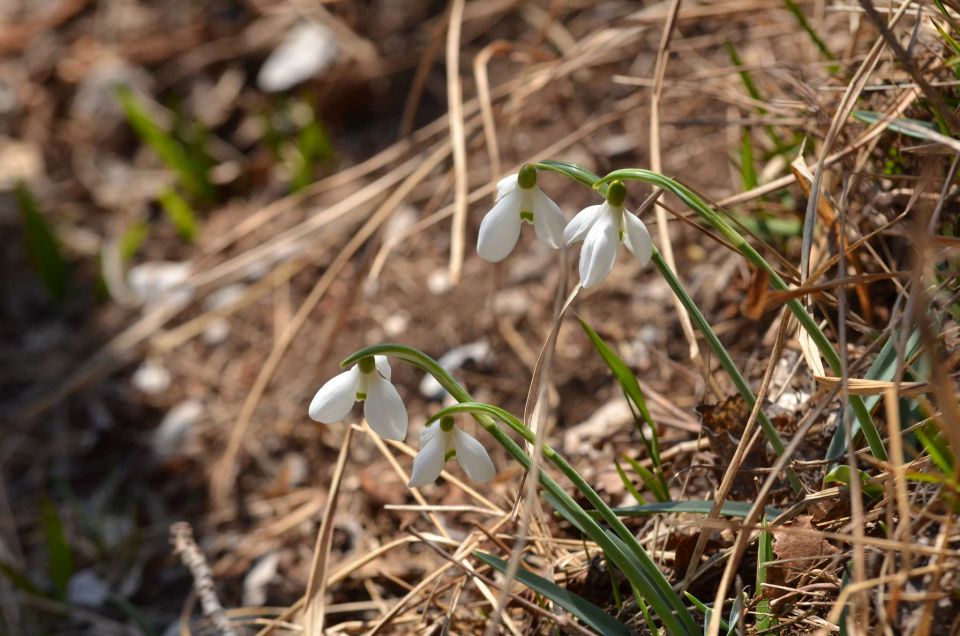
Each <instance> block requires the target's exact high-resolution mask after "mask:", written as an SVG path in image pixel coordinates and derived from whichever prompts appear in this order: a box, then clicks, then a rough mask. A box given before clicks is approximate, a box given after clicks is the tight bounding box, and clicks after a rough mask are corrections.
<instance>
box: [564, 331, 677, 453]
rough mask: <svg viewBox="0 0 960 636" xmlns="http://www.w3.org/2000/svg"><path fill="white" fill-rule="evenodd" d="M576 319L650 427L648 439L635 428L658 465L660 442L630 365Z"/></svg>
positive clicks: (595, 333)
mask: <svg viewBox="0 0 960 636" xmlns="http://www.w3.org/2000/svg"><path fill="white" fill-rule="evenodd" d="M577 320H578V321H579V322H580V326H581V327H582V328H583V331H584V332H585V333H586V334H587V337H588V338H589V339H590V342H591V343H593V346H594V347H595V348H596V350H597V352H598V353H599V354H600V357H601V358H603V361H604V362H605V363H606V365H607V366H608V367H609V368H610V371H611V372H612V373H613V377H614V378H616V380H617V382H618V383H619V384H620V388H621V389H622V390H623V394H624V396H626V398H627V400H628V401H629V402H632V403H633V405H634V406H635V407H636V409H637V410H638V411H639V412H640V416H641V417H642V418H643V421H644V422H646V423H647V426H648V427H649V429H650V439H649V440H647V437H646V435H645V434H644V432H643V428H642V427H640V426H638V427H637V429H638V431H639V433H640V437H641V438H642V439H643V443H644V445H645V446H646V447H647V453H648V454H649V455H650V459H652V460H653V465H654V466H657V467H659V466H660V442H659V440H658V439H657V429H656V427H655V426H654V424H653V418H652V417H650V410H649V409H647V401H646V399H645V398H644V397H643V391H641V390H640V383H639V382H637V376H636V375H634V373H633V371H631V370H630V367H628V366H627V363H626V362H624V361H623V360H622V359H621V358H620V356H618V355H617V353H616V352H615V351H614V350H613V348H611V347H610V345H608V344H607V343H606V342H605V341H604V340H603V338H601V337H600V335H599V334H598V333H597V332H596V331H594V330H593V327H591V326H590V325H588V324H587V323H586V321H585V320H583V318H579V317H578V318H577Z"/></svg>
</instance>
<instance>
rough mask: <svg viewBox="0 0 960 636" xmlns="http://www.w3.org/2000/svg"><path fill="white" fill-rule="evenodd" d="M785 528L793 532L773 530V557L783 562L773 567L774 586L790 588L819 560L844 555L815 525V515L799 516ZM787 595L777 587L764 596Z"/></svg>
mask: <svg viewBox="0 0 960 636" xmlns="http://www.w3.org/2000/svg"><path fill="white" fill-rule="evenodd" d="M784 527H787V528H790V529H791V531H790V532H784V531H780V532H778V531H776V530H774V531H773V554H774V555H775V556H776V558H777V560H778V561H783V563H777V564H773V565H771V566H770V567H769V569H768V578H767V581H768V582H769V583H771V584H772V585H790V583H792V582H793V581H796V580H797V579H799V578H800V577H801V576H803V574H804V573H805V572H808V571H809V570H810V569H812V568H813V567H814V565H815V564H816V563H817V561H818V559H819V558H823V557H829V556H833V555H835V554H840V550H839V549H838V548H837V547H836V546H834V545H833V544H832V543H830V542H829V541H827V539H825V538H824V537H823V536H822V535H821V534H820V532H819V531H818V530H817V529H816V528H815V527H814V526H813V516H812V515H801V516H798V517H797V518H796V519H794V521H793V523H791V524H790V525H789V526H784ZM791 561H793V562H792V563H791ZM784 593H785V590H780V589H777V588H766V589H765V590H764V595H765V596H767V597H769V598H779V597H780V596H782V595H783V594H784Z"/></svg>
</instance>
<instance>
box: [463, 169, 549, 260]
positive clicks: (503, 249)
mask: <svg viewBox="0 0 960 636" xmlns="http://www.w3.org/2000/svg"><path fill="white" fill-rule="evenodd" d="M524 221H526V222H527V223H532V224H533V229H535V230H536V232H537V236H538V237H539V238H540V240H541V241H543V242H544V243H546V244H547V245H549V246H550V247H553V248H555V249H559V248H560V247H561V246H562V245H563V225H564V223H565V219H564V218H563V212H561V211H560V207H559V206H558V205H557V204H556V203H554V202H553V201H551V200H550V197H548V196H547V195H545V194H544V193H543V191H542V190H540V188H539V187H537V169H536V168H534V167H533V166H531V165H529V164H524V165H523V167H521V168H520V172H518V173H517V174H512V175H510V176H508V177H504V178H503V179H501V180H500V182H499V183H498V184H497V202H496V205H494V206H493V209H492V210H490V211H489V212H487V215H486V216H485V217H483V221H482V222H481V223H480V235H479V237H478V238H477V254H479V255H480V258H482V259H484V260H486V261H490V262H491V263H496V262H498V261H502V260H503V259H505V258H506V257H507V255H508V254H509V253H510V252H511V251H512V250H513V247H514V246H515V245H516V244H517V239H519V238H520V226H521V225H522V224H523V222H524Z"/></svg>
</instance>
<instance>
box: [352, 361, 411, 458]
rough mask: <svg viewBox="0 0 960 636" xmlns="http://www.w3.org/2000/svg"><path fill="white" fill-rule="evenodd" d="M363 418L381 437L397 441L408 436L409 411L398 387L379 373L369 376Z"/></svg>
mask: <svg viewBox="0 0 960 636" xmlns="http://www.w3.org/2000/svg"><path fill="white" fill-rule="evenodd" d="M363 416H364V417H365V418H367V422H368V423H369V424H370V428H372V429H373V430H374V431H375V432H376V433H377V434H378V435H379V436H380V437H383V438H386V439H392V440H396V441H401V440H403V438H404V437H406V436H407V409H406V408H405V407H404V406H403V400H402V399H400V394H399V393H397V389H396V387H394V386H393V385H392V384H390V382H389V381H387V380H384V379H383V378H381V377H380V376H379V374H377V373H369V374H367V397H366V399H365V400H364V401H363Z"/></svg>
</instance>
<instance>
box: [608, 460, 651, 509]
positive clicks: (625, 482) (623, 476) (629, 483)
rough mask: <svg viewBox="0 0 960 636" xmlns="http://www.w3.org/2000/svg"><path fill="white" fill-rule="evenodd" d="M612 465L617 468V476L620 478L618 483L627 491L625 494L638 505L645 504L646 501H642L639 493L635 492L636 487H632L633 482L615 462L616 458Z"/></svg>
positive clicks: (642, 498)
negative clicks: (628, 494)
mask: <svg viewBox="0 0 960 636" xmlns="http://www.w3.org/2000/svg"><path fill="white" fill-rule="evenodd" d="M613 465H614V466H616V468H617V475H618V476H619V477H620V481H621V482H623V487H624V488H626V489H627V492H629V493H630V495H631V496H633V498H634V499H636V500H637V501H639V502H640V503H646V502H647V500H646V499H644V497H643V495H642V494H640V491H639V490H637V487H636V486H634V485H633V480H631V479H630V477H628V476H627V473H626V472H625V471H624V470H623V466H621V465H620V462H618V461H617V458H616V457H614V458H613Z"/></svg>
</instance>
